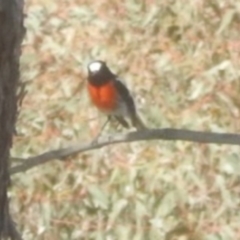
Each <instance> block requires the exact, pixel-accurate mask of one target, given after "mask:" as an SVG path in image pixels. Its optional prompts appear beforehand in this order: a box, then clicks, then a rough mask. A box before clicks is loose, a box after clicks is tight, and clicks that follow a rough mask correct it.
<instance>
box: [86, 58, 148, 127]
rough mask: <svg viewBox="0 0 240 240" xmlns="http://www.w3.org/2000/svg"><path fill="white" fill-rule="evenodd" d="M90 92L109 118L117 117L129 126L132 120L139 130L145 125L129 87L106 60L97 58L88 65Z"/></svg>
mask: <svg viewBox="0 0 240 240" xmlns="http://www.w3.org/2000/svg"><path fill="white" fill-rule="evenodd" d="M88 93H89V96H90V98H91V101H92V103H93V104H94V105H95V106H96V107H97V108H98V109H99V110H100V111H101V112H103V113H105V114H106V115H107V116H108V119H111V118H115V119H116V120H117V121H118V122H119V123H120V124H121V125H122V126H123V127H125V128H129V127H130V125H129V122H128V121H127V120H126V119H125V118H128V119H130V121H131V124H132V126H133V127H135V128H136V129H137V130H141V129H145V128H146V127H145V125H144V124H143V122H142V120H141V119H140V117H139V116H138V114H137V111H136V107H135V104H134V100H133V97H132V96H131V94H130V92H129V90H128V88H127V87H126V86H125V85H124V83H123V82H122V81H121V80H120V79H119V77H118V76H117V75H116V74H114V73H112V72H111V71H110V69H109V68H108V66H107V64H106V63H105V62H104V61H100V60H96V61H93V62H91V63H89V65H88Z"/></svg>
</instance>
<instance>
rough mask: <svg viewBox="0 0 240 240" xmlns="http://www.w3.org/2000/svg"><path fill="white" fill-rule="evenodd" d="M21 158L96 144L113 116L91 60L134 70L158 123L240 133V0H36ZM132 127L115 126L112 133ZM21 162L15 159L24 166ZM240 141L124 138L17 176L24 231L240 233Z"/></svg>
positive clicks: (206, 238)
mask: <svg viewBox="0 0 240 240" xmlns="http://www.w3.org/2000/svg"><path fill="white" fill-rule="evenodd" d="M25 6H26V7H25V13H26V19H25V26H26V28H27V32H26V36H25V40H24V43H23V54H22V57H21V75H22V81H24V82H26V84H27V90H28V94H27V96H26V97H25V99H24V101H23V104H22V108H21V113H20V116H19V118H18V123H17V131H18V135H17V136H16V137H15V142H14V148H13V149H12V156H14V157H22V158H26V157H29V156H33V155H37V154H40V153H42V152H44V151H47V150H51V149H57V148H60V147H63V146H67V144H68V143H69V142H73V141H78V142H79V143H81V142H83V143H85V142H87V141H91V140H92V139H93V137H94V136H95V135H96V134H97V133H98V131H99V129H100V128H101V125H102V123H103V122H104V121H105V117H104V116H102V115H101V114H99V113H98V112H97V110H96V109H95V108H93V107H92V106H91V104H90V102H89V99H88V96H87V94H86V74H87V71H86V67H87V64H88V63H89V61H91V60H93V59H102V60H105V61H106V62H107V63H108V65H109V67H110V68H112V69H113V70H114V71H115V72H116V73H118V74H120V75H121V77H122V78H124V79H125V81H126V83H127V85H128V87H129V88H130V89H131V90H132V92H133V95H134V96H135V99H136V104H137V106H138V109H139V111H140V113H141V115H142V116H143V118H144V120H145V122H146V123H147V125H148V126H149V127H163V128H165V127H174V128H184V129H192V130H200V131H213V132H229V133H238V132H239V130H240V115H239V114H240V112H239V109H240V97H239V91H240V82H239V76H240V72H239V64H240V61H239V56H240V55H239V54H240V38H239V29H240V17H239V16H240V15H239V13H240V3H239V2H238V1H234V0H232V1H231V0H228V1H226V0H209V1H205V0H195V1H191V0H178V1H172V0H161V1H157V0H145V1H143V0H141V1H135V0H125V1H117V0H111V1H107V0H99V1H94V0H27V1H26V2H25ZM121 131H126V130H124V129H123V130H122V129H118V130H116V129H114V128H113V127H111V126H109V127H108V129H106V130H105V132H104V134H114V133H116V132H121ZM17 163H19V162H14V164H17ZM239 194H240V161H239V147H236V146H227V145H214V144H212V145H206V144H196V143H189V142H181V141H175V142H164V141H151V142H141V143H138V142H136V143H131V144H129V143H128V144H118V145H113V146H108V147H104V148H102V149H98V150H94V151H90V152H86V153H83V154H79V155H77V156H74V157H72V158H69V159H68V161H65V162H59V161H52V162H51V163H48V164H45V165H42V166H39V167H37V168H34V169H32V170H30V171H28V172H26V173H19V174H16V175H14V176H13V179H12V188H11V190H10V195H11V197H12V200H11V209H12V212H13V216H14V219H15V220H16V222H17V224H18V227H19V229H20V231H21V232H22V234H23V238H24V239H51V240H54V239H56V240H57V239H98V240H101V239H107V240H115V239H116V240H119V239H120V240H121V239H122V240H125V239H133V240H140V239H141V240H147V239H166V240H174V239H179V240H197V239H200V240H202V239H203V240H218V239H224V240H225V239H240V225H239V222H240V215H239V207H240V198H239V196H240V195H239Z"/></svg>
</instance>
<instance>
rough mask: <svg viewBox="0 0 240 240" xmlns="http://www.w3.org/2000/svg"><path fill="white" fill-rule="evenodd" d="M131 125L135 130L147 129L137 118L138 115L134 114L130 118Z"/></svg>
mask: <svg viewBox="0 0 240 240" xmlns="http://www.w3.org/2000/svg"><path fill="white" fill-rule="evenodd" d="M131 121H132V125H133V126H134V127H135V128H136V129H137V130H144V129H147V127H146V125H145V124H144V123H143V121H142V119H141V118H140V117H139V115H137V114H134V116H132V117H131Z"/></svg>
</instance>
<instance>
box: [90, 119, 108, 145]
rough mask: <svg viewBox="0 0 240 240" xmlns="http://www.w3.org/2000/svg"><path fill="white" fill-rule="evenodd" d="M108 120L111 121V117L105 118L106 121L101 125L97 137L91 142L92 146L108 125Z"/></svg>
mask: <svg viewBox="0 0 240 240" xmlns="http://www.w3.org/2000/svg"><path fill="white" fill-rule="evenodd" d="M110 120H111V116H108V117H107V120H106V121H105V123H104V124H103V125H102V127H101V129H100V131H99V133H98V134H97V136H96V137H95V138H94V139H93V141H92V143H93V144H94V143H97V141H98V138H99V137H100V136H101V134H102V132H103V130H104V129H105V127H106V126H107V124H108V122H109V121H110Z"/></svg>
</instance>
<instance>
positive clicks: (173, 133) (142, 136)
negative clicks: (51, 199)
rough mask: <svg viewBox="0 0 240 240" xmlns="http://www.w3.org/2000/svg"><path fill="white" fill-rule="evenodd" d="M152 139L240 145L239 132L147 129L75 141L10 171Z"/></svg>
mask: <svg viewBox="0 0 240 240" xmlns="http://www.w3.org/2000/svg"><path fill="white" fill-rule="evenodd" d="M150 140H181V141H190V142H198V143H215V144H231V145H240V135H239V134H228V133H209V132H197V131H189V130H180V129H172V128H167V129H147V130H143V131H138V132H130V133H122V134H117V135H113V136H107V137H101V138H99V140H98V142H90V143H86V144H79V143H75V144H72V145H70V146H69V147H66V148H61V149H58V150H53V151H49V152H45V153H43V154H40V155H37V156H34V157H30V158H28V159H25V160H24V159H23V160H24V161H23V163H22V164H19V165H18V166H15V167H12V168H11V169H10V173H11V174H15V173H19V172H23V171H26V170H29V169H31V168H33V167H36V166H38V165H41V164H44V163H47V162H49V161H52V160H54V159H61V160H63V159H64V158H66V157H69V156H71V155H74V154H78V153H81V152H85V151H90V150H94V149H97V148H101V147H104V146H107V145H111V144H116V143H127V142H135V141H150Z"/></svg>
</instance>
